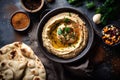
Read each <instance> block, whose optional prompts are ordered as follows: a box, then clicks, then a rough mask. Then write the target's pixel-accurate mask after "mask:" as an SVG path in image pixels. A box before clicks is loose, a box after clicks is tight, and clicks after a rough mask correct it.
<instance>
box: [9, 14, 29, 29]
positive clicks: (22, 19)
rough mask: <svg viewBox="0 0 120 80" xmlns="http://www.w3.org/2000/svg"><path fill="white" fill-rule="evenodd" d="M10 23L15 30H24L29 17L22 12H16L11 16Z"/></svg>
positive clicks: (27, 25)
mask: <svg viewBox="0 0 120 80" xmlns="http://www.w3.org/2000/svg"><path fill="white" fill-rule="evenodd" d="M11 24H12V26H13V28H14V29H15V30H17V31H24V30H26V29H27V28H28V27H29V25H30V18H29V16H28V15H27V14H26V13H24V12H16V13H14V14H13V15H12V17H11Z"/></svg>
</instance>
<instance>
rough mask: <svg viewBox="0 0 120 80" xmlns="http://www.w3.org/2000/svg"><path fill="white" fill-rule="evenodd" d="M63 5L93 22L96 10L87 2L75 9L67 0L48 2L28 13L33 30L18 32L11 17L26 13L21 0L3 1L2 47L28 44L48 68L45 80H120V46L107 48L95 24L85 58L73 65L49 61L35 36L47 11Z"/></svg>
mask: <svg viewBox="0 0 120 80" xmlns="http://www.w3.org/2000/svg"><path fill="white" fill-rule="evenodd" d="M64 6H69V7H74V8H76V9H78V10H80V11H82V12H83V13H84V14H85V15H87V16H88V17H89V18H90V20H91V22H92V16H93V15H94V10H88V9H86V7H85V5H84V3H83V5H81V6H79V7H75V6H71V5H69V4H68V3H67V1H66V0H56V1H55V2H54V3H47V2H46V1H45V5H44V7H43V9H42V10H41V11H39V12H37V13H34V14H32V13H28V14H29V16H30V18H31V25H30V28H29V29H28V30H27V31H26V32H17V31H15V30H14V29H13V28H12V26H11V24H10V18H11V15H12V14H13V13H14V12H15V11H18V10H22V11H24V10H23V9H22V8H21V4H20V0H0V48H1V47H2V46H4V45H6V44H9V43H12V42H14V41H22V42H24V43H26V44H27V45H29V46H30V47H31V48H32V49H33V50H34V52H35V54H36V55H37V56H38V57H39V58H40V59H41V60H42V62H43V64H44V66H45V68H46V72H47V79H46V80H91V79H92V80H120V76H119V75H120V46H116V47H108V46H106V45H104V44H103V42H102V40H101V38H100V37H99V36H98V35H99V33H100V32H99V30H98V29H97V26H96V25H95V24H94V23H92V24H93V27H94V29H95V39H94V44H93V46H92V48H91V50H90V51H89V53H88V54H87V55H86V56H85V57H84V58H83V59H81V60H79V61H77V62H74V63H70V64H60V63H56V62H53V61H51V60H49V59H48V58H47V57H45V56H44V55H43V54H42V53H41V51H40V50H39V47H38V44H37V35H36V32H37V27H38V23H39V21H40V20H41V18H42V17H43V16H44V15H43V14H45V13H46V12H45V11H46V10H51V9H54V8H58V7H64ZM24 12H25V11H24ZM26 13H27V12H26ZM96 33H97V34H96Z"/></svg>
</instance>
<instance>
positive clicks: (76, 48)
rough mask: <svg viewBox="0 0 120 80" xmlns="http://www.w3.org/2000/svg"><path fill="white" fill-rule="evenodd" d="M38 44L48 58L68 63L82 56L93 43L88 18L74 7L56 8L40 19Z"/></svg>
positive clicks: (91, 29)
mask: <svg viewBox="0 0 120 80" xmlns="http://www.w3.org/2000/svg"><path fill="white" fill-rule="evenodd" d="M37 37H38V44H39V46H40V49H41V51H42V53H44V54H45V55H46V56H47V57H48V58H49V59H51V60H53V61H56V62H60V63H69V62H73V61H76V60H78V59H80V58H82V57H83V56H84V55H85V54H86V53H87V52H88V51H89V50H90V48H91V46H92V43H93V38H94V34H93V28H92V24H91V22H90V20H89V19H88V18H87V16H85V15H84V14H83V13H82V12H80V11H78V10H76V9H74V8H68V7H64V8H57V9H54V10H52V11H50V12H48V13H47V14H46V15H45V16H44V17H43V18H42V20H41V21H40V23H39V25H38V31H37Z"/></svg>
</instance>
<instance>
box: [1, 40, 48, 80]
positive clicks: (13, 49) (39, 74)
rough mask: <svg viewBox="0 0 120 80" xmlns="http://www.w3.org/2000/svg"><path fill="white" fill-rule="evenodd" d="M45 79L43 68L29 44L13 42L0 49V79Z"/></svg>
mask: <svg viewBox="0 0 120 80" xmlns="http://www.w3.org/2000/svg"><path fill="white" fill-rule="evenodd" d="M45 79H46V72H45V68H44V66H43V64H42V62H41V61H40V59H38V57H37V56H36V55H35V54H34V52H33V50H32V49H31V48H30V47H29V46H27V45H26V44H24V43H22V42H14V43H12V44H8V45H6V46H4V47H2V48H1V49H0V80H45Z"/></svg>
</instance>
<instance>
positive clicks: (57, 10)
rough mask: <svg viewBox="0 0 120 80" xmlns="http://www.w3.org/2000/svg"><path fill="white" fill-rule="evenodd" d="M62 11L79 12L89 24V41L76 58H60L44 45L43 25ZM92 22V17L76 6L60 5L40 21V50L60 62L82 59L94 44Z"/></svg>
mask: <svg viewBox="0 0 120 80" xmlns="http://www.w3.org/2000/svg"><path fill="white" fill-rule="evenodd" d="M62 12H73V13H77V14H79V16H80V17H81V18H82V20H83V21H85V22H86V23H87V24H86V26H87V28H88V31H89V34H88V35H89V38H88V39H89V40H88V43H87V45H86V47H85V49H84V50H83V51H82V52H81V53H80V54H78V55H77V56H76V57H74V58H70V59H63V58H59V57H57V56H55V55H53V54H51V53H49V52H48V51H47V49H45V47H44V46H43V42H42V35H41V34H42V29H43V27H41V26H44V25H45V22H47V21H48V20H49V18H51V17H53V16H55V15H57V14H59V13H62ZM92 26H93V25H92V23H91V21H90V19H89V18H88V17H87V16H86V15H85V14H83V13H82V12H81V11H79V10H77V9H75V8H72V7H59V8H56V9H53V10H51V11H49V12H48V13H47V14H46V15H45V16H44V17H43V18H42V19H41V21H40V23H39V24H38V29H37V42H38V46H39V48H40V51H41V52H42V53H43V54H44V55H45V56H46V57H48V58H49V59H51V60H52V61H55V62H59V63H71V62H74V61H77V60H79V59H81V58H82V57H84V56H85V55H86V54H87V52H88V51H89V50H90V48H91V46H92V44H93V40H94V30H93V27H92Z"/></svg>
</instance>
